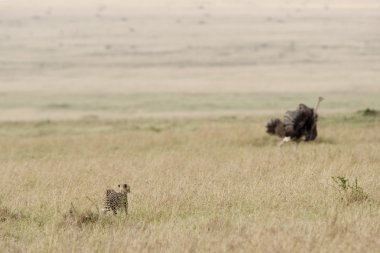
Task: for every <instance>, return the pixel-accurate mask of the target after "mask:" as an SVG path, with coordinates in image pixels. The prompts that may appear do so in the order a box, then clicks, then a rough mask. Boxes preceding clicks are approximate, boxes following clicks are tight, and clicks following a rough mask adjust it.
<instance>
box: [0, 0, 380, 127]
mask: <svg viewBox="0 0 380 253" xmlns="http://www.w3.org/2000/svg"><path fill="white" fill-rule="evenodd" d="M0 13H1V15H0V120H3V121H4V120H12V121H19V120H41V119H81V118H89V117H90V118H91V117H93V118H128V117H152V116H155V117H156V116H157V117H172V116H181V117H182V116H207V117H208V116H210V115H230V114H233V115H238V114H244V115H247V114H249V115H252V114H253V115H254V114H271V113H277V112H280V111H281V112H283V111H284V110H285V109H293V108H295V106H296V105H297V104H298V103H299V102H305V103H312V104H314V103H315V100H316V98H317V97H318V96H325V97H326V98H327V99H326V101H325V102H324V105H323V106H322V108H321V110H322V111H323V112H324V113H347V112H352V111H356V110H360V109H364V108H367V107H371V108H372V107H373V108H376V107H377V108H380V99H379V98H380V2H379V1H378V0H362V1H356V0H331V1H328V0H287V1H283V0H281V1H280V0H268V1H258V0H257V1H249V0H234V1H232V0H208V1H201V0H155V1H148V0H139V1H138V0H129V1H121V0H108V1H90V0H76V1H60V0H56V1H47V0H34V1H29V2H25V1H18V0H16V1H14V0H12V1H11V0H0Z"/></svg>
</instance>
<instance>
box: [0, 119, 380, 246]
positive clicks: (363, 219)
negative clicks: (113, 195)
mask: <svg viewBox="0 0 380 253" xmlns="http://www.w3.org/2000/svg"><path fill="white" fill-rule="evenodd" d="M265 120H266V117H262V116H261V117H221V118H215V119H133V120H127V121H102V120H81V121H62V122H46V121H40V122H30V123H28V122H25V123H2V124H0V134H1V138H0V168H1V175H2V176H1V178H0V185H1V187H0V200H1V202H0V203H1V204H0V238H1V240H0V248H1V249H2V251H5V252H7V251H9V252H94V251H95V252H160V251H165V252H231V251H235V252H243V251H244V252H255V251H259V252H336V251H340V252H342V251H344V252H377V251H379V250H380V243H379V241H378V235H379V233H380V222H379V220H380V202H379V201H380V186H379V183H378V182H379V180H380V178H379V173H378V168H379V166H380V153H379V150H380V139H379V138H380V135H379V131H380V128H379V126H380V124H379V123H380V121H379V118H378V117H363V116H360V115H358V114H355V115H351V116H350V115H348V116H346V117H334V116H330V117H327V118H326V117H323V118H322V119H321V122H320V125H319V131H320V138H319V139H318V140H317V141H316V142H315V143H310V144H301V146H300V148H299V150H298V152H297V153H295V152H294V150H293V147H292V145H289V146H286V147H284V148H283V149H282V150H279V149H278V148H277V147H276V143H277V140H276V138H270V137H269V136H266V134H265V133H264V130H263V122H265ZM332 176H345V177H347V178H349V179H351V180H353V179H355V178H357V179H358V183H359V185H360V186H361V187H363V189H364V191H365V192H366V193H367V194H368V196H369V198H368V200H363V201H362V200H358V201H354V200H353V201H351V200H346V199H345V195H342V192H339V190H338V187H337V185H335V183H334V182H333V181H332V179H331V177H332ZM124 182H128V183H129V184H130V185H131V190H132V194H130V213H129V215H128V217H125V215H124V214H123V213H122V214H119V215H118V216H117V217H112V215H110V216H105V217H104V216H101V217H100V218H99V219H98V217H97V216H94V217H92V219H89V220H87V221H86V220H85V219H84V218H83V217H80V215H78V217H79V218H78V217H71V218H70V216H69V217H68V218H67V216H68V211H69V209H70V206H71V204H70V203H71V202H72V203H73V205H74V207H75V208H76V211H77V212H78V213H80V212H85V211H86V210H91V212H90V213H89V214H93V215H95V213H97V209H96V206H95V205H94V204H93V203H91V201H89V200H88V199H87V197H89V198H90V199H91V200H92V201H94V202H95V203H96V205H97V206H99V207H101V203H102V196H103V194H104V190H105V189H106V188H108V187H113V186H114V185H116V184H119V183H124ZM342 198H343V200H342ZM65 215H66V218H64V217H65Z"/></svg>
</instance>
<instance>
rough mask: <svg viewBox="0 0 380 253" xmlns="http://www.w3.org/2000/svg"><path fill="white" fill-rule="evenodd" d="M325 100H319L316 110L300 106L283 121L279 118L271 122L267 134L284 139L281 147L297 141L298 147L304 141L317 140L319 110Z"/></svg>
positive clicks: (287, 113)
mask: <svg viewBox="0 0 380 253" xmlns="http://www.w3.org/2000/svg"><path fill="white" fill-rule="evenodd" d="M323 99H324V98H323V97H319V98H318V101H317V104H316V106H315V109H313V108H309V107H307V106H306V105H304V104H299V105H298V108H297V110H295V111H287V112H286V114H285V116H284V120H283V121H281V120H280V119H278V118H277V119H272V120H270V121H269V122H268V123H267V125H266V128H267V133H268V134H271V135H278V136H279V137H281V138H282V141H281V142H280V143H279V147H281V146H282V145H283V144H284V143H286V142H289V141H295V142H296V144H297V146H298V144H299V142H300V141H301V140H302V139H303V140H305V141H313V140H315V138H317V135H318V132H317V121H318V114H317V110H318V107H319V104H320V103H321V101H322V100H323Z"/></svg>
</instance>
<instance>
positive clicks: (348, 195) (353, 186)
mask: <svg viewBox="0 0 380 253" xmlns="http://www.w3.org/2000/svg"><path fill="white" fill-rule="evenodd" d="M332 179H333V181H334V182H335V184H336V186H337V188H338V190H339V192H340V193H341V195H342V200H344V201H345V202H346V203H347V204H350V203H353V202H362V201H366V200H367V199H368V194H367V193H366V192H364V190H363V188H362V187H360V186H359V185H358V180H357V178H355V180H354V182H353V183H350V180H349V179H347V178H346V177H332Z"/></svg>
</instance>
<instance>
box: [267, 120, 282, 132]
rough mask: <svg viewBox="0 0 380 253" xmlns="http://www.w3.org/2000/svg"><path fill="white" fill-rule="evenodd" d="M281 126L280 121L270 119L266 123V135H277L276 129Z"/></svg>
mask: <svg viewBox="0 0 380 253" xmlns="http://www.w3.org/2000/svg"><path fill="white" fill-rule="evenodd" d="M281 125H283V123H282V121H281V120H280V119H271V120H270V121H269V122H268V123H267V126H266V128H267V133H268V134H278V128H279V127H281Z"/></svg>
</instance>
